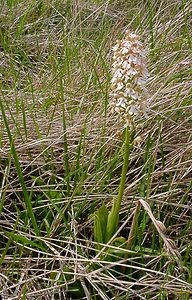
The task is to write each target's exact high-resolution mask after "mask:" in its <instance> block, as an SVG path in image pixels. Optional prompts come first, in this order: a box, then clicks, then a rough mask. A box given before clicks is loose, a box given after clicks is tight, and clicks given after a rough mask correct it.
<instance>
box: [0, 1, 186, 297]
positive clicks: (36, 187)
mask: <svg viewBox="0 0 192 300" xmlns="http://www.w3.org/2000/svg"><path fill="white" fill-rule="evenodd" d="M191 15H192V5H191V1H189V0H186V1H184V0H182V1H166V0H161V1H153V0H152V1H144V0H140V1H118V0H115V1H109V0H108V1H102V0H100V1H99V0H97V1H96V0H95V1H83V0H80V1H71V0H68V1H61V0H52V1H45V0H43V1H17V0H9V1H8V0H7V1H4V0H2V1H1V3H0V88H1V95H0V102H1V106H0V124H1V126H0V254H1V255H0V296H1V297H2V299H6V300H8V299H9V300H12V299H18V300H19V299H22V300H23V299H38V300H40V299H46V300H49V299H94V300H95V299H120V300H123V299H135V300H137V299H158V300H160V299H161V300H166V299H167V300H169V299H181V300H187V299H188V300H189V299H191V295H192V286H191V273H192V267H191V266H192V265H191V212H190V210H191V187H192V184H191V170H192V168H191V165H192V164H191V163H192V150H191V149H192V142H191V133H192V131H191V107H192V93H191V91H192V89H191V86H192V69H191V66H192V59H191V45H192V39H191V29H192V26H191ZM126 29H130V30H133V31H135V32H137V33H138V34H139V35H140V37H141V39H142V41H143V43H144V45H145V46H146V47H147V48H148V53H149V54H148V57H149V59H148V69H149V72H150V75H151V77H150V80H149V82H148V87H147V88H148V91H149V96H148V101H147V115H148V118H147V119H146V118H145V117H144V116H143V117H142V118H141V119H139V120H137V124H138V130H137V138H138V139H137V140H138V141H140V142H139V143H136V144H135V146H134V148H133V150H132V152H131V155H130V166H129V169H128V172H127V181H126V188H125V192H124V197H123V203H122V206H121V210H120V226H119V228H118V231H117V233H116V236H118V237H119V238H120V237H123V238H124V239H125V240H127V239H128V237H129V233H130V228H132V227H131V224H132V220H133V216H134V209H135V207H136V205H137V204H138V201H139V200H140V203H141V204H142V206H141V208H140V213H139V216H138V218H137V222H136V226H135V229H134V239H133V237H132V242H131V248H130V250H127V248H126V247H122V245H121V240H120V239H119V243H118V240H116V242H115V243H112V244H111V245H103V248H102V247H99V249H100V250H97V249H98V247H97V246H96V245H95V242H94V240H93V219H94V218H93V215H94V212H95V210H96V209H97V208H99V207H100V206H101V205H102V203H103V202H104V203H105V204H106V205H107V207H108V208H109V209H110V208H111V205H112V199H113V197H114V196H116V195H117V190H118V184H119V179H120V175H121V167H122V145H123V140H122V137H121V134H119V128H118V126H117V124H116V121H115V118H112V116H111V115H110V113H109V110H108V103H109V101H110V97H109V87H110V80H111V73H110V72H111V55H112V53H111V47H112V46H113V45H114V43H115V41H116V39H118V38H122V36H123V34H124V32H125V31H126ZM148 205H150V207H149V206H148ZM158 221H161V222H162V223H163V224H164V225H165V227H166V234H165V233H164V232H163V229H164V227H163V224H162V223H160V222H158ZM164 244H165V245H166V246H167V248H165V247H164ZM106 249H107V250H106ZM105 251H108V252H107V253H108V256H107V259H104V254H103V253H104V252H105ZM174 255H175V257H174Z"/></svg>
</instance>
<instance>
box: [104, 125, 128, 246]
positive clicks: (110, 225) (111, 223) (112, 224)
mask: <svg viewBox="0 0 192 300" xmlns="http://www.w3.org/2000/svg"><path fill="white" fill-rule="evenodd" d="M130 150H131V143H130V129H129V127H127V128H126V129H125V150H124V151H125V153H124V162H123V167H122V173H121V181H120V185H119V192H118V196H117V198H115V199H114V201H113V207H112V210H111V212H110V213H109V216H108V222H107V233H106V234H107V236H106V242H108V241H109V240H110V239H111V238H112V236H113V235H114V234H115V232H116V231H117V227H118V223H119V211H120V207H121V202H122V198H123V193H124V189H125V182H126V175H127V169H128V165H129V154H130Z"/></svg>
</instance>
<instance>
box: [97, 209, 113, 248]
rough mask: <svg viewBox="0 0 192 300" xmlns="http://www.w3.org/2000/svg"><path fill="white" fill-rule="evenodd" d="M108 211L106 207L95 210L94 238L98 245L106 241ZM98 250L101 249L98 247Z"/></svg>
mask: <svg viewBox="0 0 192 300" xmlns="http://www.w3.org/2000/svg"><path fill="white" fill-rule="evenodd" d="M108 214H109V213H108V209H107V207H106V205H105V204H104V203H103V205H102V206H101V207H100V208H99V209H98V210H97V212H96V213H95V218H94V238H95V241H96V242H98V243H103V244H104V243H105V241H106V229H107V220H108ZM98 248H99V249H101V248H102V247H101V246H99V245H98Z"/></svg>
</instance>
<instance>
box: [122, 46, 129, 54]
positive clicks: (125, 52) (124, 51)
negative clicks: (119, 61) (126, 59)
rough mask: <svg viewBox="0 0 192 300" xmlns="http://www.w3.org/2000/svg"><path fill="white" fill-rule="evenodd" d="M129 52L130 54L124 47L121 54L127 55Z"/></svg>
mask: <svg viewBox="0 0 192 300" xmlns="http://www.w3.org/2000/svg"><path fill="white" fill-rule="evenodd" d="M128 52H129V49H128V48H126V47H123V48H122V49H121V53H122V54H127V53H128Z"/></svg>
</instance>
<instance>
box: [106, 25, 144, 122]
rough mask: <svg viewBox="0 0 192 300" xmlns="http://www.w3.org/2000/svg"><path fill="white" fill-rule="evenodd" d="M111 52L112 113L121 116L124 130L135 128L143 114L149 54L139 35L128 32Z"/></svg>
mask: <svg viewBox="0 0 192 300" xmlns="http://www.w3.org/2000/svg"><path fill="white" fill-rule="evenodd" d="M112 51H113V63H112V80H111V93H110V96H111V97H112V101H111V106H112V111H113V112H115V113H117V114H118V115H119V117H120V121H121V122H123V125H124V127H130V128H133V127H134V122H135V119H136V117H137V116H138V114H140V113H141V112H144V100H145V97H144V95H145V94H146V87H145V85H146V81H147V78H148V77H149V73H148V71H147V68H146V53H145V50H144V48H143V45H142V43H141V42H140V41H139V37H138V35H137V34H135V33H131V32H130V31H129V30H127V31H126V33H125V38H124V39H123V40H119V41H117V42H116V45H115V46H114V47H113V48H112ZM144 113H145V112H144Z"/></svg>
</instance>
